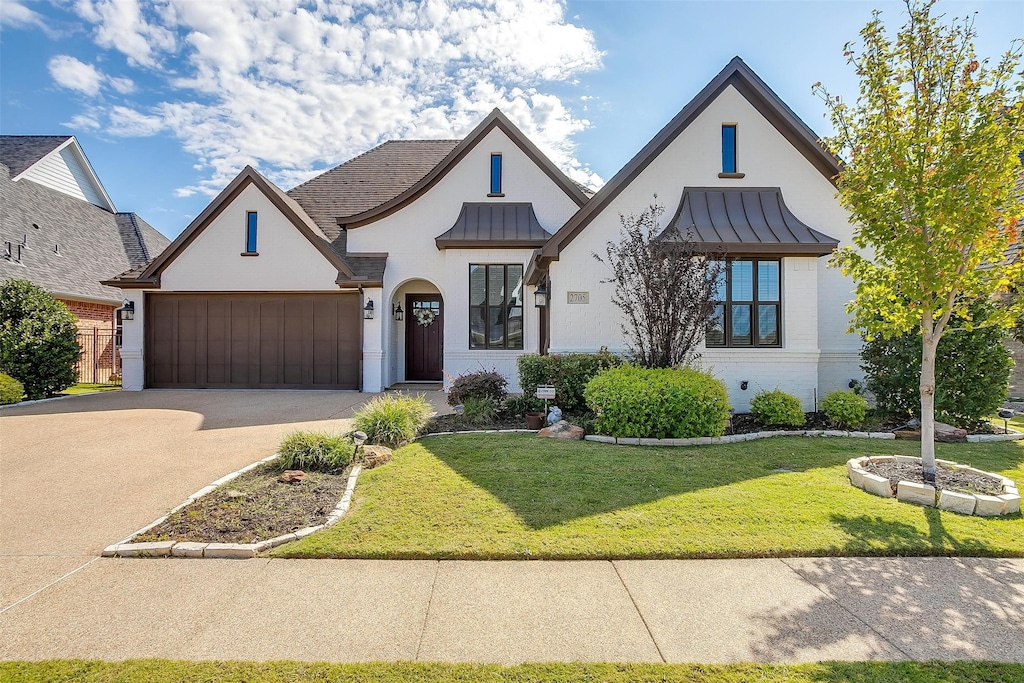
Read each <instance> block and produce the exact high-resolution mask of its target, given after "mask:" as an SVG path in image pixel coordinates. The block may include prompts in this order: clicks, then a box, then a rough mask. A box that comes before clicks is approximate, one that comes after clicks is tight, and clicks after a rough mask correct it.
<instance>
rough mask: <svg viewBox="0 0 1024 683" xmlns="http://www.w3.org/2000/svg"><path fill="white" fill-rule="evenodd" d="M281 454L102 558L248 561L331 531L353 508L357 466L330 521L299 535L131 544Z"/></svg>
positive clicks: (359, 467)
mask: <svg viewBox="0 0 1024 683" xmlns="http://www.w3.org/2000/svg"><path fill="white" fill-rule="evenodd" d="M278 455H280V454H279V453H275V454H274V455H271V456H269V457H266V458H263V459H262V460H257V461H256V462H254V463H252V464H250V465H246V466H245V467H243V468H242V469H240V470H236V471H234V472H232V473H231V474H226V475H224V476H223V477H221V478H220V479H218V480H217V481H215V482H213V483H212V484H210V485H208V486H204V487H203V488H201V489H199V490H198V491H196V492H195V493H193V494H192V495H191V496H189V497H188V498H186V499H185V501H184V502H183V503H181V504H180V505H178V506H177V507H175V508H174V509H172V510H171V511H169V512H168V513H167V514H166V515H164V516H163V517H160V518H159V519H157V520H156V521H154V522H151V523H150V524H147V525H146V526H144V527H142V528H141V529H139V530H138V531H136V532H134V533H131V534H129V535H127V536H125V537H124V538H123V539H121V540H120V541H118V542H117V543H114V544H113V545H108V546H107V547H106V548H104V549H103V552H102V553H101V556H102V557H166V556H171V557H194V558H198V557H203V558H207V557H208V558H219V559H249V558H253V557H256V555H257V554H259V553H261V552H263V551H264V550H269V549H271V548H276V547H277V546H279V545H283V544H285V543H289V542H290V541H297V540H298V539H300V538H305V537H306V536H309V535H310V534H311V533H313V532H315V531H320V529H324V528H326V527H329V526H331V525H333V524H335V523H337V521H338V520H339V519H341V517H342V515H344V514H345V513H346V512H347V511H348V508H349V506H350V505H352V493H353V492H354V491H355V488H356V480H357V479H358V477H359V473H360V472H362V470H363V467H362V465H355V466H354V467H353V468H352V471H351V472H349V475H348V482H347V483H346V484H345V493H344V494H343V495H342V497H341V501H339V502H338V504H337V505H336V506H334V510H332V511H331V513H330V514H329V515H327V520H326V521H325V522H324V523H323V524H317V525H316V526H308V527H305V528H302V529H299V530H298V531H293V532H291V533H287V534H284V535H281V536H276V537H274V538H270V539H267V540H265V541H260V542H259V543H197V542H194V541H155V542H151V543H130V542H129V541H131V539H133V538H135V537H136V536H138V535H140V534H144V533H146V532H147V531H149V530H150V529H152V528H153V527H155V526H157V525H158V524H162V523H163V522H164V521H166V520H167V518H168V517H170V516H171V515H172V514H174V513H175V512H177V511H178V510H181V509H182V508H184V507H185V506H187V505H190V504H192V503H194V502H196V501H197V500H199V499H200V498H202V497H203V496H205V495H207V494H208V493H212V492H213V491H214V490H216V489H217V487H219V486H222V485H224V484H226V483H228V482H229V481H231V480H232V479H235V478H236V477H239V476H241V475H243V474H245V473H246V472H248V471H249V470H252V469H255V468H257V467H259V466H260V465H262V464H264V463H268V462H270V461H271V460H275V459H276V458H277V457H278Z"/></svg>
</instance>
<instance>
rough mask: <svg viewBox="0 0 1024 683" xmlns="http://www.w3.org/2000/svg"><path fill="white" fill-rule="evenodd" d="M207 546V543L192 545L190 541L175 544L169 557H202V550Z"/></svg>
mask: <svg viewBox="0 0 1024 683" xmlns="http://www.w3.org/2000/svg"><path fill="white" fill-rule="evenodd" d="M208 545H209V543H193V542H191V541H182V542H181V543H175V544H174V547H172V548H171V557H202V556H203V550H205V549H206V546H208Z"/></svg>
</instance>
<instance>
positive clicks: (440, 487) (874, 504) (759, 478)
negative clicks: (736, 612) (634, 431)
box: [273, 434, 1024, 559]
mask: <svg viewBox="0 0 1024 683" xmlns="http://www.w3.org/2000/svg"><path fill="white" fill-rule="evenodd" d="M919 452H920V444H919V443H916V442H903V441H880V440H875V439H858V438H844V439H809V438H803V437H778V438H775V439H769V440H764V441H758V442H757V443H756V445H754V444H751V443H749V442H747V443H736V444H723V445H715V446H701V447H679V448H663V447H657V446H651V447H648V448H644V449H627V448H623V447H621V446H614V445H606V444H600V443H593V442H563V441H557V440H549V439H536V438H534V437H533V436H532V435H528V434H487V435H482V434H460V435H453V436H440V437H434V438H431V439H424V440H422V441H418V442H416V443H413V444H410V445H409V446H406V447H404V448H402V449H400V450H398V451H396V452H395V455H394V460H393V461H392V464H391V465H389V466H388V467H386V468H382V469H378V470H371V471H369V472H364V473H363V474H361V475H360V478H359V486H358V488H357V489H356V494H355V498H354V502H353V507H352V509H351V510H350V512H349V514H348V515H346V516H345V517H344V518H342V519H341V520H340V521H339V523H338V524H336V525H335V526H333V527H330V528H328V529H325V530H323V531H321V532H319V533H317V534H313V535H312V536H309V537H307V538H304V539H302V540H301V541H298V542H295V543H290V544H287V545H284V546H281V547H279V548H277V549H276V550H275V551H273V552H274V554H275V555H276V556H279V557H332V558H381V559H384V558H387V559H413V558H422V559H452V558H458V559H527V558H530V559H658V558H742V557H779V556H781V557H792V556H863V555H904V556H906V555H952V556H956V555H964V556H996V557H1024V547H1022V545H1021V542H1020V539H1021V538H1024V518H1022V517H1021V515H1020V513H1014V514H1011V515H1005V516H1002V517H999V518H980V517H968V516H963V515H959V514H956V513H950V512H946V511H940V510H938V509H934V508H921V507H917V506H911V505H904V504H902V503H898V502H897V501H896V500H894V499H891V498H889V499H883V498H879V497H875V496H866V495H864V492H863V491H861V490H860V489H857V488H854V487H852V486H850V482H849V479H848V478H847V470H846V463H847V461H848V460H849V459H851V458H854V457H860V456H865V455H894V454H900V455H908V456H913V455H917V454H919ZM936 453H937V456H938V457H939V458H944V459H948V460H954V461H957V462H961V463H965V464H970V465H972V466H974V467H977V468H979V469H982V470H985V471H989V472H993V473H998V474H1000V475H1001V476H1005V477H1008V478H1010V479H1014V480H1016V481H1024V443H1022V442H1001V443H992V444H937V445H936Z"/></svg>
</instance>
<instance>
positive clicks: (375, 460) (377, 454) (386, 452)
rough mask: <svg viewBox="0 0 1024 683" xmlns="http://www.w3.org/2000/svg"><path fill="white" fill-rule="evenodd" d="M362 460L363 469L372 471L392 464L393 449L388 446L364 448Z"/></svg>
mask: <svg viewBox="0 0 1024 683" xmlns="http://www.w3.org/2000/svg"><path fill="white" fill-rule="evenodd" d="M361 459H362V462H363V467H365V468H366V469H368V470H372V469H373V468H374V467H380V466H381V465H383V464H385V463H389V462H391V449H390V448H388V447H387V446H375V445H369V446H363V448H362V458H361Z"/></svg>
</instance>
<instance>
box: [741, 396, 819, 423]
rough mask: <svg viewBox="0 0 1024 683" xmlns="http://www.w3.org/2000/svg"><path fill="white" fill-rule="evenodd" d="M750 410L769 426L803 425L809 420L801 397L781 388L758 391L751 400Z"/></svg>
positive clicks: (759, 420) (758, 419)
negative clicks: (801, 403)
mask: <svg viewBox="0 0 1024 683" xmlns="http://www.w3.org/2000/svg"><path fill="white" fill-rule="evenodd" d="M750 412H751V414H752V415H753V416H754V417H755V418H756V419H757V421H758V422H760V423H761V424H763V425H765V426H768V427H802V426H803V425H804V423H805V422H806V421H807V416H806V415H804V409H803V407H802V406H801V405H800V399H798V398H797V397H796V396H793V395H792V394H787V393H786V392H784V391H780V390H779V389H775V390H774V391H759V392H757V394H756V395H755V396H754V398H752V399H751V400H750Z"/></svg>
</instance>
